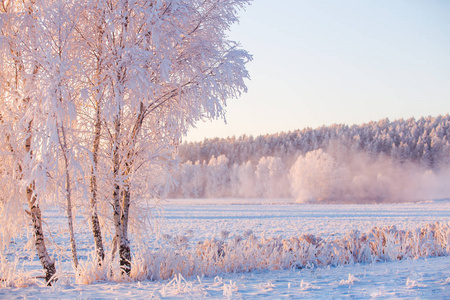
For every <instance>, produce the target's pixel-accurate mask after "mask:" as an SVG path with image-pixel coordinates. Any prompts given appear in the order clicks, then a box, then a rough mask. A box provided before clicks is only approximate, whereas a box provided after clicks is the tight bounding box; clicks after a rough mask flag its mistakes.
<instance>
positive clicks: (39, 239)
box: [25, 122, 57, 285]
mask: <svg viewBox="0 0 450 300" xmlns="http://www.w3.org/2000/svg"><path fill="white" fill-rule="evenodd" d="M25 151H26V153H28V155H30V156H31V155H32V152H31V122H30V123H29V124H28V137H27V139H26V140H25ZM26 192H27V201H28V206H29V208H30V217H31V222H32V224H33V236H34V245H35V246H36V252H37V254H38V256H39V260H40V261H41V264H42V267H43V268H44V271H45V281H46V284H47V285H52V283H53V282H55V281H56V280H57V279H56V278H55V274H56V268H55V262H54V261H53V260H52V259H51V258H50V255H49V254H48V251H47V248H46V247H45V240H44V230H43V229H42V214H41V209H40V208H39V204H38V202H37V195H36V194H35V183H34V181H33V183H32V184H30V185H29V186H28V187H27V190H26Z"/></svg>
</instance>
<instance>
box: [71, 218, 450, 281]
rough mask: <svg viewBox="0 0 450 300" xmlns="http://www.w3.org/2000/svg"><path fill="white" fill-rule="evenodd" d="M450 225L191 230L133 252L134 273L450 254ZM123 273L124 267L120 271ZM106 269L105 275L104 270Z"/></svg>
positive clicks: (90, 274)
mask: <svg viewBox="0 0 450 300" xmlns="http://www.w3.org/2000/svg"><path fill="white" fill-rule="evenodd" d="M449 239H450V225H449V224H445V223H439V222H436V223H433V224H428V225H426V226H424V227H423V228H417V229H415V230H398V229H397V228H396V227H395V226H387V227H383V228H379V227H374V228H373V229H372V230H370V231H368V232H365V233H361V232H359V231H355V230H353V231H351V232H349V233H347V234H346V235H345V236H343V237H341V238H332V237H330V238H320V237H317V236H314V235H312V234H306V235H301V236H299V237H291V238H286V239H283V238H281V237H276V238H265V237H256V236H255V235H254V234H253V233H252V232H247V233H245V234H244V236H243V237H242V236H234V237H231V236H228V232H224V233H223V234H222V237H221V238H220V239H218V238H215V239H209V240H205V241H203V242H198V243H196V244H192V243H189V239H188V237H186V236H182V237H175V238H168V240H166V241H165V242H164V245H161V247H160V248H159V249H158V250H152V249H140V250H138V251H136V254H135V257H133V261H134V262H135V263H134V264H133V267H132V270H131V278H130V279H126V280H146V279H151V280H159V279H167V278H173V277H174V276H177V275H178V274H181V275H182V276H184V277H189V276H196V275H206V276H214V275H217V274H219V273H224V272H233V273H234V272H250V271H252V270H278V269H288V268H311V267H324V266H338V265H346V264H353V263H372V262H379V261H394V260H401V259H407V258H409V259H418V258H422V257H432V256H443V255H449V254H450V245H449V243H448V242H449ZM90 266H91V267H92V268H89V267H86V268H82V269H80V275H79V278H80V282H84V283H90V282H93V281H96V280H115V281H117V280H124V278H121V277H120V278H119V277H117V276H116V277H111V276H110V275H109V274H110V273H111V272H110V271H109V267H103V268H102V269H99V267H98V266H97V265H96V264H95V263H93V264H91V265H90ZM114 273H118V272H114ZM102 274H103V275H102Z"/></svg>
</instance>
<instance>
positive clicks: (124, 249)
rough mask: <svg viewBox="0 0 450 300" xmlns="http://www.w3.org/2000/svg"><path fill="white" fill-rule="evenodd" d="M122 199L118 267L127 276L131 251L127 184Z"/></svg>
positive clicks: (128, 188)
mask: <svg viewBox="0 0 450 300" xmlns="http://www.w3.org/2000/svg"><path fill="white" fill-rule="evenodd" d="M122 192H123V198H122V209H123V211H122V216H121V224H122V239H121V242H120V247H119V252H120V267H121V268H122V270H123V271H124V272H125V273H126V274H127V275H128V276H129V275H130V272H131V249H130V242H129V240H128V214H129V210H130V186H129V184H128V183H126V184H125V186H124V187H123V190H122Z"/></svg>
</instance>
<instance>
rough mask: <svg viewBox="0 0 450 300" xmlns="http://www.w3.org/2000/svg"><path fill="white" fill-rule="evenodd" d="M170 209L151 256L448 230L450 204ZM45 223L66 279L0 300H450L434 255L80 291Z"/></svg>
mask: <svg viewBox="0 0 450 300" xmlns="http://www.w3.org/2000/svg"><path fill="white" fill-rule="evenodd" d="M163 208H164V215H165V219H164V221H160V225H161V232H160V234H158V235H155V234H149V238H148V243H147V247H157V245H159V244H161V243H162V244H167V245H169V244H170V241H175V240H183V241H184V242H185V243H186V245H196V244H198V243H199V242H203V241H205V240H212V239H214V238H215V239H216V240H224V239H227V240H231V239H233V238H234V237H237V236H246V235H247V236H248V235H252V236H254V237H255V238H258V239H261V238H266V239H270V238H279V239H289V238H291V237H299V236H302V235H305V234H312V235H314V236H315V237H321V238H323V239H340V238H343V237H345V236H346V235H347V234H348V233H349V232H352V230H358V231H359V232H369V231H370V230H372V229H373V228H374V227H385V226H392V225H394V226H395V227H396V229H397V230H415V229H417V228H424V227H426V226H427V224H431V223H435V222H441V224H445V225H448V224H449V223H450V201H447V200H435V201H426V202H421V203H414V204H411V203H410V204H380V205H304V204H295V203H293V202H292V201H290V200H283V199H280V200H268V199H196V200H191V199H186V200H183V199H177V200H168V201H166V202H164V203H163ZM46 217H47V220H48V226H49V227H50V228H52V230H51V231H52V239H50V240H51V241H49V245H48V248H49V249H50V251H51V252H52V253H53V255H55V257H56V259H57V268H58V271H59V272H60V273H63V274H64V276H63V278H62V279H61V280H59V281H58V282H57V283H56V284H55V285H54V286H52V287H42V286H41V285H42V282H41V281H39V280H36V284H34V285H32V286H30V287H26V288H17V287H4V288H1V289H0V299H54V298H59V299H61V298H72V299H115V298H122V299H125V298H127V299H148V298H154V299H176V298H179V299H180V298H181V299H199V298H200V299H227V298H233V299H260V298H266V299H284V298H287V299H296V298H319V299H329V298H333V299H339V298H350V299H354V298H379V299H385V298H421V299H443V298H449V297H450V257H449V256H440V257H435V256H434V255H432V254H431V255H425V256H424V257H421V258H418V259H411V258H406V259H403V260H392V261H372V262H366V263H358V262H357V263H350V264H345V265H325V266H317V265H314V264H312V265H305V266H302V267H293V268H290V269H281V270H280V269H278V270H275V269H274V268H272V269H264V268H259V269H258V268H256V269H254V270H252V271H251V272H238V273H226V272H220V273H218V274H214V275H210V276H202V275H198V276H197V275H195V276H184V277H183V276H181V275H175V276H171V277H170V278H168V279H159V280H154V281H150V280H142V281H134V282H120V283H115V282H102V281H100V282H96V283H93V284H91V285H83V284H77V283H75V278H74V275H73V271H72V269H71V266H70V250H69V244H68V239H67V238H66V237H65V235H66V234H67V230H66V229H65V226H66V224H65V219H64V218H63V217H61V215H60V214H59V213H58V212H57V210H50V211H47V212H46ZM77 223H78V225H77V227H76V228H77V236H76V237H77V243H78V249H79V259H80V260H81V261H83V260H86V258H87V257H88V256H89V255H90V254H91V253H92V249H91V245H92V243H91V241H90V239H91V236H90V233H89V229H88V228H87V226H86V223H85V221H84V219H83V218H82V217H81V216H79V217H77ZM49 227H44V229H45V230H48V228H49ZM155 236H159V237H160V240H159V241H158V240H157V239H156V238H155ZM26 241H27V239H26V238H22V239H17V240H16V241H15V244H13V245H12V246H11V247H10V249H9V250H8V254H7V255H6V258H7V259H8V260H9V261H14V260H16V261H17V267H16V268H17V269H18V270H22V272H28V273H29V274H31V273H33V274H35V275H40V273H39V272H41V271H40V265H39V261H38V259H37V257H35V256H34V255H30V252H28V251H26V250H24V248H27V247H26V245H25V244H26ZM52 241H54V242H52ZM133 246H135V247H136V245H135V244H133ZM141 247H142V246H141ZM2 263H3V262H2ZM4 270H5V268H4V266H2V271H4ZM3 276H5V274H2V278H3Z"/></svg>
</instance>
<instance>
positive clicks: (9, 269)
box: [0, 255, 37, 288]
mask: <svg viewBox="0 0 450 300" xmlns="http://www.w3.org/2000/svg"><path fill="white" fill-rule="evenodd" d="M18 264H19V260H18V259H17V258H16V260H15V261H14V262H10V261H8V260H7V259H6V258H5V257H4V256H3V255H0V287H1V288H4V287H28V286H32V285H36V284H37V283H36V277H33V276H32V274H31V272H25V271H23V270H19V269H18Z"/></svg>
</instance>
